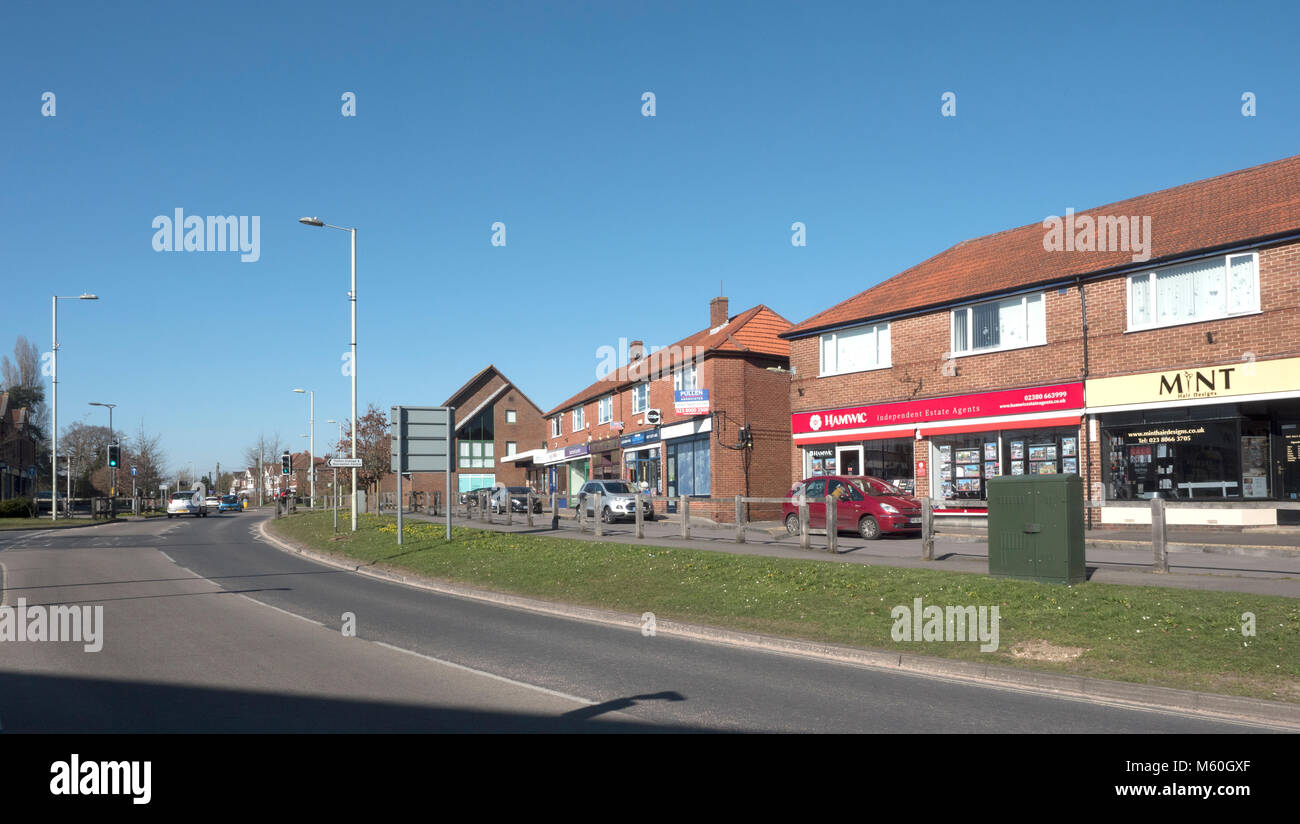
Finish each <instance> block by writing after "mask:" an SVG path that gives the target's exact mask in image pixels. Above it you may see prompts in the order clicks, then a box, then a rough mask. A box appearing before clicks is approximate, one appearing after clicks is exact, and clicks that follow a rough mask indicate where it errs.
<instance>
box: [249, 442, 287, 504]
mask: <svg viewBox="0 0 1300 824" xmlns="http://www.w3.org/2000/svg"><path fill="white" fill-rule="evenodd" d="M285 448H286V447H285V444H284V442H283V441H282V440H281V439H280V433H279V431H274V432H272V433H271V434H269V435H268V434H266V433H265V432H259V433H258V435H257V441H256V442H255V443H253V444H252V445H251V446H249V447H248V448H247V449H245V450H244V461H245V462H246V463H247V465H248V468H249V469H252V470H253V473H254V475H255V476H256V478H255V482H256V484H257V490H258V494H259V495H264V494H265V493H266V490H265V489H263V482H262V474H261V473H259V472H258V471H257V468H258V466H262V467H266V466H270V465H271V464H275V465H277V466H278V465H279V463H280V458H279V455H280V452H281V451H282V450H284V449H285Z"/></svg>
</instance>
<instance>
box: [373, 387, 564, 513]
mask: <svg viewBox="0 0 1300 824" xmlns="http://www.w3.org/2000/svg"><path fill="white" fill-rule="evenodd" d="M441 405H442V406H453V407H455V408H456V453H457V454H456V468H455V471H454V472H452V475H451V490H452V495H453V496H455V495H458V494H459V493H461V492H467V491H469V490H471V489H477V488H479V487H484V486H492V485H493V484H506V485H508V486H522V485H523V484H525V483H526V482H527V481H528V480H529V479H528V465H529V461H528V459H527V458H522V459H520V460H515V459H514V458H513V457H512V458H510V459H507V458H506V456H507V455H509V456H517V455H519V454H521V453H526V454H527V455H531V454H532V451H533V450H538V449H539V448H540V447H541V446H542V445H543V444H544V443H545V438H546V435H545V432H546V422H545V421H544V420H543V418H542V410H541V409H540V408H539V407H538V406H537V404H535V403H533V401H532V399H530V398H529V397H528V396H527V395H525V394H524V393H523V391H522V390H521V389H519V387H517V386H516V385H515V384H514V383H513V382H512V381H511V380H510V379H509V378H507V377H506V376H505V375H504V374H502V372H501V371H500V370H499V369H497V368H496V367H495V366H492V365H490V364H489V365H488V366H487V367H485V368H484V369H483V370H482V371H480V372H479V373H478V374H476V375H474V377H472V378H470V379H469V381H467V382H466V383H465V385H464V386H462V387H460V388H459V389H457V390H456V391H455V392H453V393H452V394H451V396H450V397H448V398H447V400H445V401H444V402H443V403H442V404H441ZM446 483H447V481H446V478H445V477H444V476H443V474H442V473H440V472H439V473H436V474H428V473H415V474H413V475H410V476H408V478H407V479H403V481H402V491H403V493H408V492H425V493H429V492H442V491H443V489H444V488H445V486H446ZM381 488H382V490H383V491H384V492H396V491H397V478H396V477H395V476H394V475H391V474H389V475H386V476H384V479H383V482H382V484H381Z"/></svg>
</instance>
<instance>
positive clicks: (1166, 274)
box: [1128, 252, 1259, 330]
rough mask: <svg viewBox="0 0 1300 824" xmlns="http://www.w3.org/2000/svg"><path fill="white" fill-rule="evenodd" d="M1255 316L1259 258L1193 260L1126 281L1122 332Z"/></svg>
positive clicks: (1257, 306) (1237, 257) (1236, 257)
mask: <svg viewBox="0 0 1300 824" xmlns="http://www.w3.org/2000/svg"><path fill="white" fill-rule="evenodd" d="M1258 311H1259V256H1258V255H1256V254H1255V253H1253V252H1249V253H1247V254H1243V255H1226V256H1224V257H1216V258H1209V259H1207V260H1197V261H1193V262H1191V263H1183V264H1179V265H1178V266H1167V267H1165V268H1163V269H1156V270H1153V271H1147V272H1139V273H1138V274H1136V275H1129V278H1128V328H1129V329H1130V330H1136V329H1153V328H1156V327H1160V326H1174V325H1176V324H1179V323H1194V322H1196V321H1203V320H1215V319H1217V318H1227V317H1232V316H1233V315H1245V314H1250V313H1253V312H1258Z"/></svg>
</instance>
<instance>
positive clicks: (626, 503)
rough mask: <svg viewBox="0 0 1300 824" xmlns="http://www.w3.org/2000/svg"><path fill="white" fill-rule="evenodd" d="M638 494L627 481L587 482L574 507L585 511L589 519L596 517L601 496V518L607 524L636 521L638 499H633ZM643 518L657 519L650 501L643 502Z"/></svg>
mask: <svg viewBox="0 0 1300 824" xmlns="http://www.w3.org/2000/svg"><path fill="white" fill-rule="evenodd" d="M636 492H637V490H636V489H633V488H632V485H631V484H629V483H627V482H626V481H610V480H606V481H587V483H585V484H583V486H582V490H581V491H580V492H579V493H578V500H577V502H576V503H575V504H574V505H573V508H574V509H581V510H583V512H584V514H586V516H587V517H588V518H594V517H596V512H595V507H596V495H597V493H599V494H600V496H601V501H600V518H601V520H603V521H604V522H605V523H607V524H612V523H614V522H615V521H618V520H623V519H626V520H634V519H635V518H636V508H635V507H636V498H634V497H632V496H633V495H634V494H635V493H636ZM641 517H642V518H644V519H645V520H647V521H653V520H654V519H655V508H654V504H652V503H651V502H650V501H649V500H645V499H642V501H641Z"/></svg>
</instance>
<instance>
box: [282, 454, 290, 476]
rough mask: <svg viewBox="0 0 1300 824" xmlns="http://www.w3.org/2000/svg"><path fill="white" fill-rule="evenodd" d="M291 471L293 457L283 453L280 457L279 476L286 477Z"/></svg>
mask: <svg viewBox="0 0 1300 824" xmlns="http://www.w3.org/2000/svg"><path fill="white" fill-rule="evenodd" d="M292 471H293V456H292V455H290V454H289V453H288V452H285V453H284V454H283V455H281V456H280V474H281V475H288V474H289V473H290V472H292Z"/></svg>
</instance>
